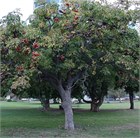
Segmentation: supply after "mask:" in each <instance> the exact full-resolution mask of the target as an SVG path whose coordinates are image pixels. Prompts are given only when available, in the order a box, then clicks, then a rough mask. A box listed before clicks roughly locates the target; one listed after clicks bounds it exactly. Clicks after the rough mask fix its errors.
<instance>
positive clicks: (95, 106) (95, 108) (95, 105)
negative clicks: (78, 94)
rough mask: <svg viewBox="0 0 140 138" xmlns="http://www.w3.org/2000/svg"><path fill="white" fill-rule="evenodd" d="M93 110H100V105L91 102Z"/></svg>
mask: <svg viewBox="0 0 140 138" xmlns="http://www.w3.org/2000/svg"><path fill="white" fill-rule="evenodd" d="M90 110H91V111H93V112H98V111H99V106H98V105H97V104H95V103H91V109H90Z"/></svg>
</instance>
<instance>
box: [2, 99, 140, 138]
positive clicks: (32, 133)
mask: <svg viewBox="0 0 140 138" xmlns="http://www.w3.org/2000/svg"><path fill="white" fill-rule="evenodd" d="M0 106H1V136H0V138H54V137H57V138H65V137H66V138H140V133H139V132H140V120H139V117H140V102H139V101H136V102H135V110H129V103H128V102H123V103H109V104H107V103H105V104H103V105H102V107H101V110H100V112H98V113H95V112H90V111H89V108H90V105H89V104H75V105H73V109H74V122H75V127H76V129H75V131H73V132H69V131H66V130H64V128H63V125H64V113H63V111H62V110H58V107H59V105H57V104H52V105H51V107H52V109H50V110H49V111H47V112H42V111H41V105H40V103H29V102H0Z"/></svg>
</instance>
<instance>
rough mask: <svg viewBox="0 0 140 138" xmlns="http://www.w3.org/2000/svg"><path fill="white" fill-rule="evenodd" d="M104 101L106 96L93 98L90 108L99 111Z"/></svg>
mask: <svg viewBox="0 0 140 138" xmlns="http://www.w3.org/2000/svg"><path fill="white" fill-rule="evenodd" d="M103 101H104V96H102V97H101V98H99V99H98V101H94V100H92V102H91V109H90V110H91V111H93V112H99V107H100V106H101V105H102V103H103Z"/></svg>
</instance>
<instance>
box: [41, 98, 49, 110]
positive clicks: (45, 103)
mask: <svg viewBox="0 0 140 138" xmlns="http://www.w3.org/2000/svg"><path fill="white" fill-rule="evenodd" d="M41 104H42V106H43V110H45V111H47V110H48V109H49V108H50V102H49V99H45V100H41Z"/></svg>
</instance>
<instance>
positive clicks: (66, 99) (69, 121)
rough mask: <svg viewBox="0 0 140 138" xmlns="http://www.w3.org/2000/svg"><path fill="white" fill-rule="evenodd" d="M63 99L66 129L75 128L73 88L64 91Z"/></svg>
mask: <svg viewBox="0 0 140 138" xmlns="http://www.w3.org/2000/svg"><path fill="white" fill-rule="evenodd" d="M62 100H63V102H62V107H63V109H64V113H65V129H67V130H74V122H73V110H72V102H71V90H64V91H63V96H62Z"/></svg>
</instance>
